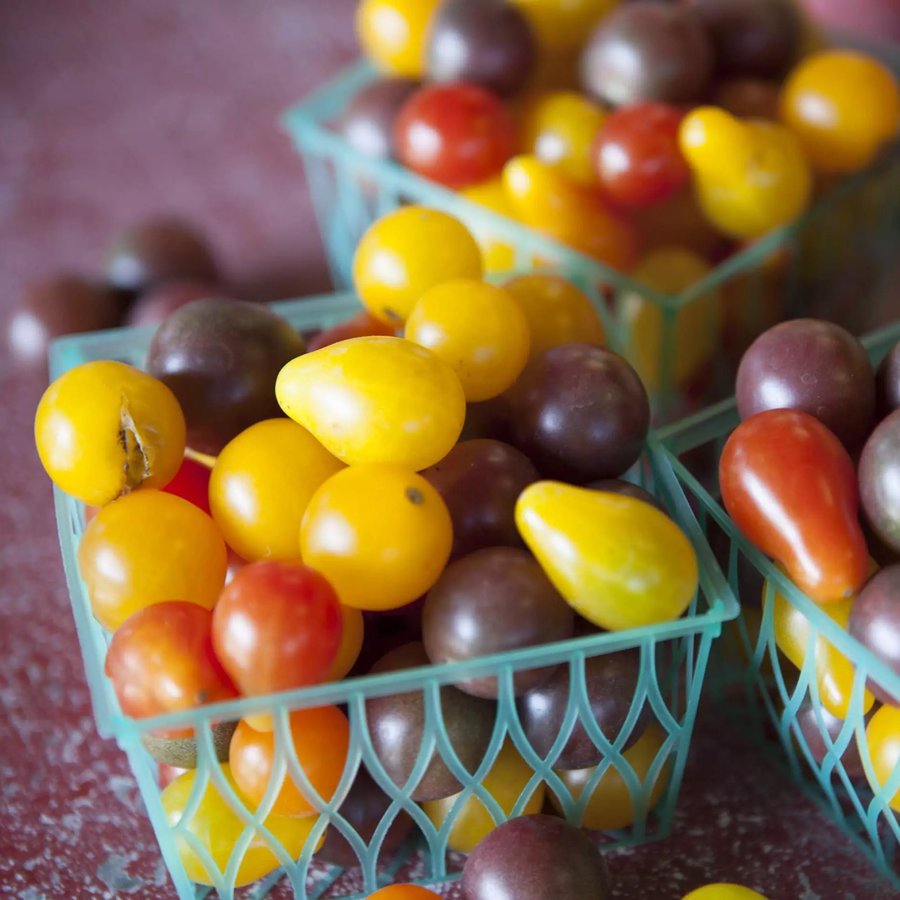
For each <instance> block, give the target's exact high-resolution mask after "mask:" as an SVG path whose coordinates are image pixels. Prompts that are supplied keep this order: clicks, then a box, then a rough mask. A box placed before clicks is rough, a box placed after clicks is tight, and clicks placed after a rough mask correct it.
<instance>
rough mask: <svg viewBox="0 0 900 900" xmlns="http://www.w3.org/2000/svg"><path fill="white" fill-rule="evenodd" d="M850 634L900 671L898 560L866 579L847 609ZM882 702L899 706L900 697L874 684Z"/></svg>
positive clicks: (899, 566) (896, 670)
mask: <svg viewBox="0 0 900 900" xmlns="http://www.w3.org/2000/svg"><path fill="white" fill-rule="evenodd" d="M849 628H850V634H852V635H853V637H855V638H856V639H857V640H858V641H859V642H860V643H861V644H862V645H863V646H864V647H867V648H868V649H869V651H870V652H871V653H872V654H873V655H874V656H876V657H878V658H880V659H881V661H882V662H883V663H885V665H887V666H888V667H889V668H890V669H891V670H892V671H894V672H896V673H900V563H898V564H895V565H892V566H885V568H883V569H881V571H879V572H876V573H875V575H874V576H873V577H872V578H870V579H869V581H868V582H867V583H866V586H865V587H864V588H863V589H862V590H861V591H860V592H859V596H858V597H857V598H856V602H855V603H854V604H853V609H852V610H851V611H850V623H849ZM869 688H870V690H871V691H872V693H873V694H874V695H875V696H876V697H877V698H878V699H879V700H881V701H882V702H884V703H890V704H891V705H892V706H898V705H900V698H897V697H893V696H892V695H891V694H890V693H889V692H888V691H886V690H885V689H884V688H882V687H880V686H879V685H878V684H873V683H872V680H871V679H869Z"/></svg>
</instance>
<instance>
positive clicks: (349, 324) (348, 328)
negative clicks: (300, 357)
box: [306, 309, 396, 353]
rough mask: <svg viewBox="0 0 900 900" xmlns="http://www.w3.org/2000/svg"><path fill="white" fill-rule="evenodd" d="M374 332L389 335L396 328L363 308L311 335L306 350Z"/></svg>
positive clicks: (369, 334)
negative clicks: (353, 314)
mask: <svg viewBox="0 0 900 900" xmlns="http://www.w3.org/2000/svg"><path fill="white" fill-rule="evenodd" d="M375 334H386V335H391V334H396V330H395V329H394V328H393V327H392V326H391V325H386V324H385V323H384V322H382V321H381V319H376V318H375V316H373V315H372V313H370V312H369V311H368V310H367V309H364V310H362V311H361V312H358V313H357V314H356V315H355V316H352V317H351V318H349V319H347V320H345V321H343V322H339V323H338V324H337V325H333V326H332V327H331V328H326V329H325V330H324V331H320V332H319V333H318V334H317V335H314V336H313V337H311V338H310V339H309V340H308V341H307V342H306V349H307V352H309V353H312V351H313V350H319V349H320V348H322V347H327V346H328V345H329V344H336V343H337V342H338V341H346V340H348V339H349V338H355V337H369V336H371V335H375Z"/></svg>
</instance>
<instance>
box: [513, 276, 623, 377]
mask: <svg viewBox="0 0 900 900" xmlns="http://www.w3.org/2000/svg"><path fill="white" fill-rule="evenodd" d="M503 287H504V288H505V289H506V290H507V292H508V293H509V294H511V295H512V296H513V297H514V298H515V300H516V302H517V303H518V304H519V307H520V308H521V310H522V312H523V313H525V318H526V319H527V320H528V327H529V331H530V332H531V342H530V348H531V349H530V353H529V359H535V358H536V357H538V356H540V355H541V354H542V353H544V352H545V351H546V350H549V349H550V348H551V347H559V346H561V345H563V344H593V345H594V346H596V347H602V346H603V344H604V343H605V341H606V333H605V329H604V327H603V320H602V319H601V318H600V314H599V313H598V312H597V309H596V307H595V306H594V304H593V303H591V301H590V300H589V299H588V297H587V295H586V294H585V293H584V292H583V291H581V290H579V289H578V288H577V287H575V285H574V284H572V282H571V281H566V279H565V278H561V277H559V276H558V275H543V274H540V273H535V274H533V275H521V276H519V277H518V278H513V279H512V281H507V282H506V284H504V285H503Z"/></svg>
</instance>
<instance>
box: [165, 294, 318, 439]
mask: <svg viewBox="0 0 900 900" xmlns="http://www.w3.org/2000/svg"><path fill="white" fill-rule="evenodd" d="M303 350H304V344H303V338H301V337H300V335H299V334H297V332H295V331H294V330H293V328H291V326H290V325H289V324H288V323H287V322H286V321H285V320H284V319H282V318H281V317H280V316H277V315H275V313H273V312H272V311H271V310H269V309H266V308H265V307H264V306H257V305H255V304H253V303H243V302H241V301H238V300H218V299H209V300H195V301H194V302H193V303H189V304H188V305H187V306H182V307H181V308H180V309H178V310H176V311H175V312H174V313H172V315H170V316H169V317H168V318H167V319H166V321H165V322H163V323H162V325H160V327H159V329H158V330H157V332H156V334H155V335H154V337H153V343H152V344H151V345H150V355H149V358H148V369H149V371H150V373H151V374H152V375H154V376H155V377H157V378H159V379H160V380H161V381H163V382H165V383H166V384H167V385H168V386H169V387H170V388H171V389H172V391H173V393H174V394H175V396H176V397H177V398H178V401H179V403H180V404H181V408H182V409H183V410H184V416H185V420H186V421H187V431H188V446H190V447H192V448H193V449H194V450H199V451H201V452H202V453H212V454H216V453H218V452H219V451H220V450H221V449H222V447H224V446H225V444H227V443H228V441H230V440H231V439H232V438H233V437H234V436H235V435H237V434H239V433H240V432H241V431H243V430H244V429H245V428H247V427H249V426H250V425H252V424H254V423H255V422H259V421H261V420H263V419H270V418H274V417H278V416H281V414H282V413H281V409H280V408H279V406H278V403H277V401H276V400H275V379H276V377H277V376H278V373H279V371H280V370H281V368H282V366H284V364H285V363H287V362H289V361H290V360H292V359H293V358H294V357H295V356H299V355H300V354H301V353H303Z"/></svg>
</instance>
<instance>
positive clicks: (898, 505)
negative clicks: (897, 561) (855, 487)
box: [859, 409, 900, 553]
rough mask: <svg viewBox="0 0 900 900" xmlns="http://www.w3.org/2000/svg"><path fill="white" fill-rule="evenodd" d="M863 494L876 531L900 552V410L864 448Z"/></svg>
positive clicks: (892, 547)
mask: <svg viewBox="0 0 900 900" xmlns="http://www.w3.org/2000/svg"><path fill="white" fill-rule="evenodd" d="M859 497H860V500H861V501H862V507H863V510H864V511H865V513H866V518H867V519H868V520H869V525H871V526H872V530H873V531H874V532H875V534H876V535H877V536H878V538H879V539H880V540H881V541H883V542H884V543H885V544H886V545H887V546H888V547H889V548H890V549H891V550H893V551H894V552H895V553H900V409H898V410H897V411H895V412H892V413H891V414H890V415H889V416H888V417H887V418H886V419H885V420H884V421H883V422H882V423H881V424H880V425H879V426H878V427H877V428H876V429H875V430H874V431H873V432H872V436H871V437H870V438H869V440H868V441H866V445H865V447H863V452H862V456H861V457H860V459H859Z"/></svg>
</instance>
